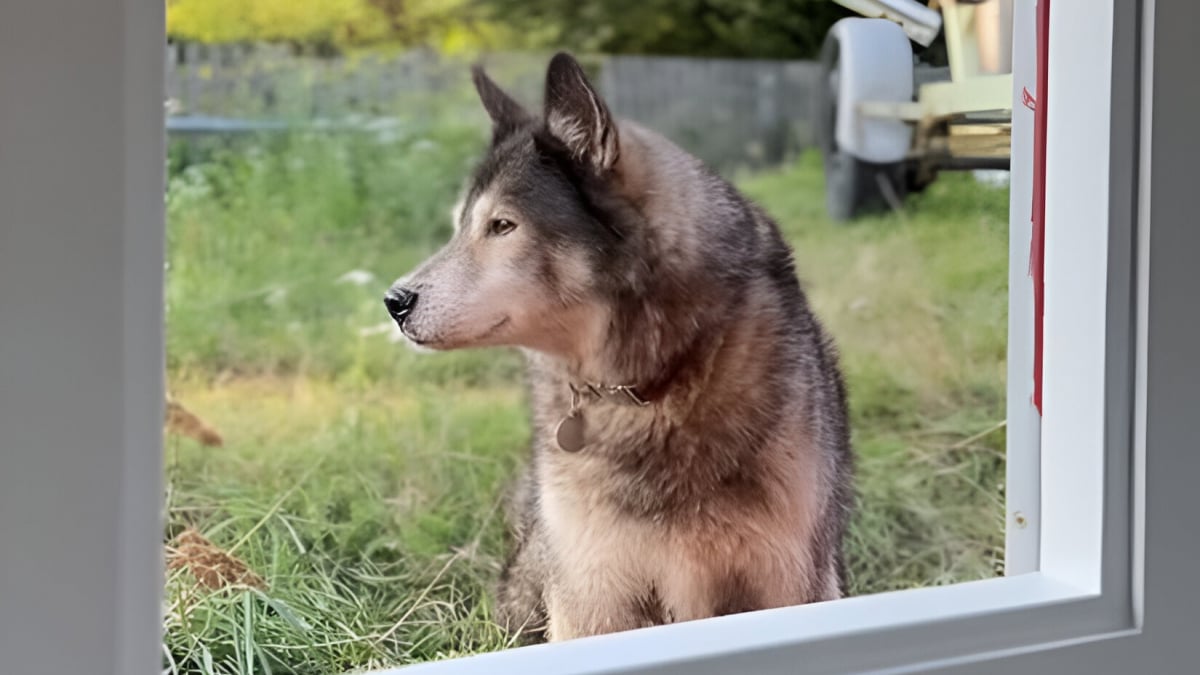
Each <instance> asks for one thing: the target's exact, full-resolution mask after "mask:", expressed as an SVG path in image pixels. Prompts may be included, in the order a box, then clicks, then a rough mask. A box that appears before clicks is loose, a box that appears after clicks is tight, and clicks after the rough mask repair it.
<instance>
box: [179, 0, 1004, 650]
mask: <svg viewBox="0 0 1200 675" xmlns="http://www.w3.org/2000/svg"><path fill="white" fill-rule="evenodd" d="M167 8H168V25H167V40H166V42H165V44H164V64H165V73H166V81H167V88H168V95H169V99H168V101H167V129H168V138H169V155H168V157H167V166H168V193H167V205H168V231H167V237H168V249H169V250H168V261H169V262H168V270H167V290H166V297H167V321H168V326H167V341H168V355H167V376H168V389H169V392H170V401H169V403H170V406H169V417H168V425H167V431H168V434H167V442H166V453H167V456H166V466H167V478H168V489H169V493H168V497H167V502H168V504H167V508H168V531H167V532H166V534H165V542H166V547H167V559H168V572H167V591H168V592H167V607H166V610H165V613H164V622H165V625H164V628H165V637H164V661H163V667H164V670H165V672H170V673H252V672H253V673H258V672H276V673H279V672H287V673H331V672H345V671H359V670H365V669H370V668H378V667H384V666H390V665H397V664H403V663H411V662H418V661H426V660H431V659H437V658H445V657H450V656H456V655H463V654H469V653H475V652H479V651H485V650H493V649H500V648H504V647H506V646H507V643H506V642H505V638H504V636H503V635H502V634H501V633H500V631H499V630H498V629H497V628H496V627H495V626H494V625H493V624H492V623H491V605H490V602H491V585H492V584H493V583H494V581H495V577H496V574H497V572H498V569H499V565H500V562H501V560H502V557H503V554H504V537H503V519H502V505H501V499H502V496H503V490H504V487H505V485H506V483H507V481H508V479H509V477H510V476H511V474H512V472H513V471H514V469H515V467H516V466H518V464H519V463H520V462H521V461H522V460H523V458H524V456H525V455H526V453H527V447H528V440H529V424H528V413H527V409H526V404H525V400H524V387H523V382H522V364H521V362H520V359H519V357H518V356H517V355H516V354H514V353H509V352H505V351H500V350H492V351H480V352H462V353H452V354H431V355H427V354H416V353H415V352H413V351H412V350H410V349H408V348H407V347H406V346H405V345H403V344H401V343H400V341H399V339H398V336H397V335H396V333H395V330H394V329H393V327H392V324H391V322H390V321H389V319H388V317H387V315H386V313H385V312H384V310H383V306H382V303H381V302H380V298H381V297H382V293H383V290H384V289H385V288H386V287H387V285H388V284H389V283H390V282H391V281H392V280H393V279H395V278H396V277H397V276H399V275H401V274H403V273H404V272H406V271H407V270H409V269H410V268H411V267H412V266H413V265H414V264H416V263H417V262H419V261H420V260H421V259H423V258H424V257H425V256H427V255H428V254H429V253H431V252H432V251H434V250H436V248H437V247H438V246H439V245H440V244H441V243H443V242H444V241H446V239H447V238H448V237H449V234H450V230H451V225H450V218H449V211H450V208H451V205H452V203H453V201H454V198H455V196H456V194H457V191H458V189H459V187H460V185H461V182H462V181H463V180H464V179H465V177H466V176H467V174H468V172H469V170H470V168H471V166H472V165H473V163H474V161H476V159H477V158H478V157H479V156H480V155H481V153H482V151H483V149H484V148H485V144H486V142H487V139H488V138H489V134H490V126H489V122H488V120H487V117H486V115H485V114H484V112H483V110H482V108H481V107H480V106H479V103H478V101H477V99H476V97H475V94H474V91H473V89H472V88H471V85H470V78H469V72H468V66H469V64H471V63H473V62H476V61H482V62H484V63H485V64H486V65H487V67H488V69H489V72H490V73H491V74H492V76H493V78H494V79H496V81H497V82H499V83H500V84H501V85H502V86H504V87H505V88H507V89H509V90H510V91H512V92H513V93H514V94H515V95H516V96H517V97H518V98H520V99H522V100H523V101H524V102H525V103H527V104H528V105H530V106H531V107H537V106H539V105H540V94H541V87H542V78H543V76H544V69H545V66H546V63H547V61H548V59H549V56H550V54H551V53H553V51H554V50H556V49H560V48H565V49H568V50H570V51H572V52H573V53H575V54H576V55H577V56H578V57H579V58H580V59H581V61H583V62H584V64H585V67H586V68H587V69H588V70H589V72H590V74H591V76H592V79H593V81H594V82H595V83H596V84H597V86H598V88H599V89H600V90H601V93H602V94H603V95H604V96H605V98H606V100H607V101H608V102H609V104H610V105H611V107H612V108H613V110H614V111H615V112H616V113H617V114H618V115H620V116H623V117H628V118H631V119H635V120H638V121H640V122H642V123H644V124H646V125H648V126H650V127H652V128H654V129H657V130H658V131H660V132H662V133H664V134H665V135H667V136H668V137H669V138H671V139H672V140H674V141H676V142H677V143H678V144H680V145H681V146H683V147H684V148H686V149H688V150H690V151H692V152H693V153H695V154H697V155H699V156H700V157H702V158H703V159H705V160H706V161H707V162H709V163H710V164H711V165H712V166H713V167H714V168H716V169H717V170H718V171H720V172H721V173H722V174H723V175H725V176H727V177H728V178H730V179H731V180H733V181H734V182H735V183H736V184H737V186H738V187H739V188H741V189H742V190H743V191H744V192H745V193H746V194H748V195H749V196H751V197H752V198H754V199H755V200H757V201H758V202H759V203H761V204H762V205H763V206H764V207H766V209H767V210H768V211H769V212H770V213H771V214H772V215H773V216H775V217H776V218H777V220H778V221H779V223H780V225H781V227H782V228H783V230H784V232H785V234H786V235H787V237H788V239H789V241H790V242H791V243H792V245H793V247H794V248H795V251H796V258H797V263H798V269H799V273H800V276H801V279H802V281H803V282H804V283H805V286H806V289H807V290H808V292H809V294H810V296H811V299H812V301H813V303H814V305H815V306H816V309H817V311H818V313H819V315H820V316H821V318H822V319H823V320H824V321H825V323H826V324H827V326H828V327H829V329H830V330H831V332H832V333H833V335H834V337H835V339H836V341H837V343H838V344H839V346H840V348H841V351H842V358H843V365H844V368H845V370H846V373H847V377H848V381H849V392H850V397H851V408H852V426H853V433H854V444H855V449H856V452H857V455H858V467H859V468H858V471H859V477H858V492H859V509H858V512H857V515H856V518H855V521H854V524H853V528H852V532H851V536H850V538H849V541H848V542H847V547H848V548H847V551H848V557H849V562H850V567H851V576H852V579H851V589H852V592H853V593H856V594H862V593H872V592H880V591H886V590H893V589H900V588H910V587H915V586H926V585H934V584H945V583H954V582H959V581H965V580H971V579H979V578H983V577H987V576H992V575H995V574H998V573H1001V572H1002V571H1003V560H1002V554H1003V540H1004V537H1003V532H1004V511H1003V477H1004V419H1005V411H1004V397H1005V389H1004V377H1005V363H1004V359H1005V335H1006V325H1007V324H1006V321H1007V318H1006V303H1007V297H1006V279H1007V255H1008V248H1007V242H1008V213H1007V211H1008V208H1007V207H1008V193H1007V189H1006V188H1005V187H1004V182H1003V181H1001V182H999V183H995V182H989V183H983V182H979V181H977V180H975V179H973V177H972V176H971V175H970V174H952V175H946V176H943V177H941V178H939V179H938V180H937V181H936V182H934V183H933V184H931V185H929V186H928V187H927V188H926V189H925V190H924V191H923V192H922V193H920V194H916V195H913V196H912V197H911V198H909V199H907V200H906V201H904V202H903V204H899V205H893V207H892V208H890V209H886V210H883V211H880V212H877V213H874V214H872V215H868V216H866V217H863V218H860V219H857V220H855V221H853V222H850V223H834V222H833V221H831V220H830V218H829V217H828V215H827V214H826V211H825V199H824V176H823V171H822V162H821V157H820V155H819V154H818V153H817V151H816V150H815V149H814V147H815V145H816V143H817V139H815V138H814V135H815V133H816V132H815V131H814V124H815V122H814V118H815V114H816V113H815V110H816V88H817V87H818V86H819V82H818V78H819V74H820V68H819V66H818V64H817V61H816V59H817V57H818V54H819V52H820V49H821V45H822V42H823V40H824V38H825V34H826V32H827V31H828V29H829V27H830V26H831V25H832V24H833V22H834V21H836V20H837V19H839V18H841V17H843V16H848V15H849V12H847V11H846V10H844V9H842V8H840V7H838V6H837V5H835V4H833V3H832V2H828V1H826V0H775V1H768V0H761V1H758V2H755V1H750V0H637V1H630V0H587V1H582V2H572V1H569V0H168V2H167ZM943 49H944V48H943V47H942V46H941V43H940V42H935V43H934V44H933V46H931V47H930V48H929V49H927V50H923V51H922V53H921V56H922V58H923V59H924V60H926V61H929V62H933V63H937V62H938V61H939V59H941V58H943V57H942V51H943Z"/></svg>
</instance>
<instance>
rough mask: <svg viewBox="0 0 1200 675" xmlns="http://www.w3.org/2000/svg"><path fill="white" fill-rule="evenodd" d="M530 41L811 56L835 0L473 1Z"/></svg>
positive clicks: (623, 49)
mask: <svg viewBox="0 0 1200 675" xmlns="http://www.w3.org/2000/svg"><path fill="white" fill-rule="evenodd" d="M472 4H473V5H474V8H475V10H476V11H478V12H479V13H480V15H481V16H484V17H486V18H487V19H488V20H490V21H493V22H503V23H505V24H506V25H509V26H511V27H512V28H513V29H514V31H515V32H516V33H517V34H518V35H519V36H520V38H521V41H522V43H523V46H527V47H565V48H569V49H572V50H575V51H584V52H587V51H592V52H604V53H639V54H678V55H689V56H711V57H757V58H812V57H814V56H816V55H817V53H818V52H819V51H820V48H821V43H822V41H823V40H824V38H825V33H826V31H827V30H828V29H829V27H830V26H831V25H833V22H834V21H836V20H837V19H839V18H841V17H843V16H850V15H851V14H850V12H849V11H847V10H845V9H843V8H841V7H839V6H838V5H836V4H834V3H833V2H832V0H474V1H473V3H472Z"/></svg>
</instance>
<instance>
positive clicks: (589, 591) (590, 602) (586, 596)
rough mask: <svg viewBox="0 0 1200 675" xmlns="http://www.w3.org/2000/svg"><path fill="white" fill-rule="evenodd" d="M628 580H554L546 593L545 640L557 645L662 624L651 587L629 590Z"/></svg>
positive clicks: (658, 605)
mask: <svg viewBox="0 0 1200 675" xmlns="http://www.w3.org/2000/svg"><path fill="white" fill-rule="evenodd" d="M630 581H631V580H629V579H614V578H612V577H607V578H605V576H599V575H597V576H594V577H593V578H591V579H586V580H584V579H580V578H572V579H558V580H556V583H554V584H552V585H551V586H550V588H548V589H547V593H546V609H547V610H548V611H547V613H548V614H549V619H550V622H549V632H548V635H547V637H548V638H549V639H550V641H552V642H556V641H560V640H570V639H572V638H577V637H586V636H588V635H600V634H602V633H615V632H618V631H623V630H632V629H634V628H645V627H647V626H653V625H656V624H660V623H665V622H666V621H667V617H666V616H664V611H663V610H662V605H661V602H659V600H658V598H657V596H656V594H655V593H654V591H653V589H652V587H651V586H650V585H649V584H646V585H645V586H644V587H642V588H635V587H631V584H630Z"/></svg>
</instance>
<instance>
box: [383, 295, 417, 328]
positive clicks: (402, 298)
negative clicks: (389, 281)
mask: <svg viewBox="0 0 1200 675" xmlns="http://www.w3.org/2000/svg"><path fill="white" fill-rule="evenodd" d="M383 305H384V306H385V307H387V311H388V314H391V315H392V318H393V319H395V320H396V325H398V326H401V327H403V326H404V320H405V319H407V318H408V315H409V314H412V311H413V307H415V306H416V305H417V294H416V292H415V291H410V290H408V289H407V288H395V287H393V288H389V289H388V292H387V293H385V294H384V295H383Z"/></svg>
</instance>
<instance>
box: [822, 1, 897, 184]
mask: <svg viewBox="0 0 1200 675" xmlns="http://www.w3.org/2000/svg"><path fill="white" fill-rule="evenodd" d="M830 33H832V34H833V35H835V36H836V37H837V40H838V67H837V73H838V74H837V77H838V83H837V92H838V101H837V105H838V113H837V120H836V121H835V122H834V124H835V126H834V130H835V133H834V137H835V138H836V139H837V144H838V146H839V147H840V148H841V149H842V150H844V151H845V152H847V153H849V154H851V155H853V156H855V157H857V158H859V159H861V160H864V161H867V162H875V163H887V162H898V161H900V160H901V159H904V156H905V155H906V154H908V149H909V146H910V145H911V144H912V134H913V128H912V126H910V125H909V124H908V123H906V122H904V121H902V120H893V119H887V118H882V117H867V116H865V115H863V114H861V113H860V112H859V111H858V104H859V103H860V102H862V101H887V102H908V101H912V100H913V53H912V45H911V44H910V43H909V41H908V36H907V35H906V34H905V33H904V29H903V28H901V27H900V25H899V24H896V23H893V22H891V21H888V20H887V19H842V20H841V21H838V22H837V23H835V24H834V25H833V28H831V29H830Z"/></svg>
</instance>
